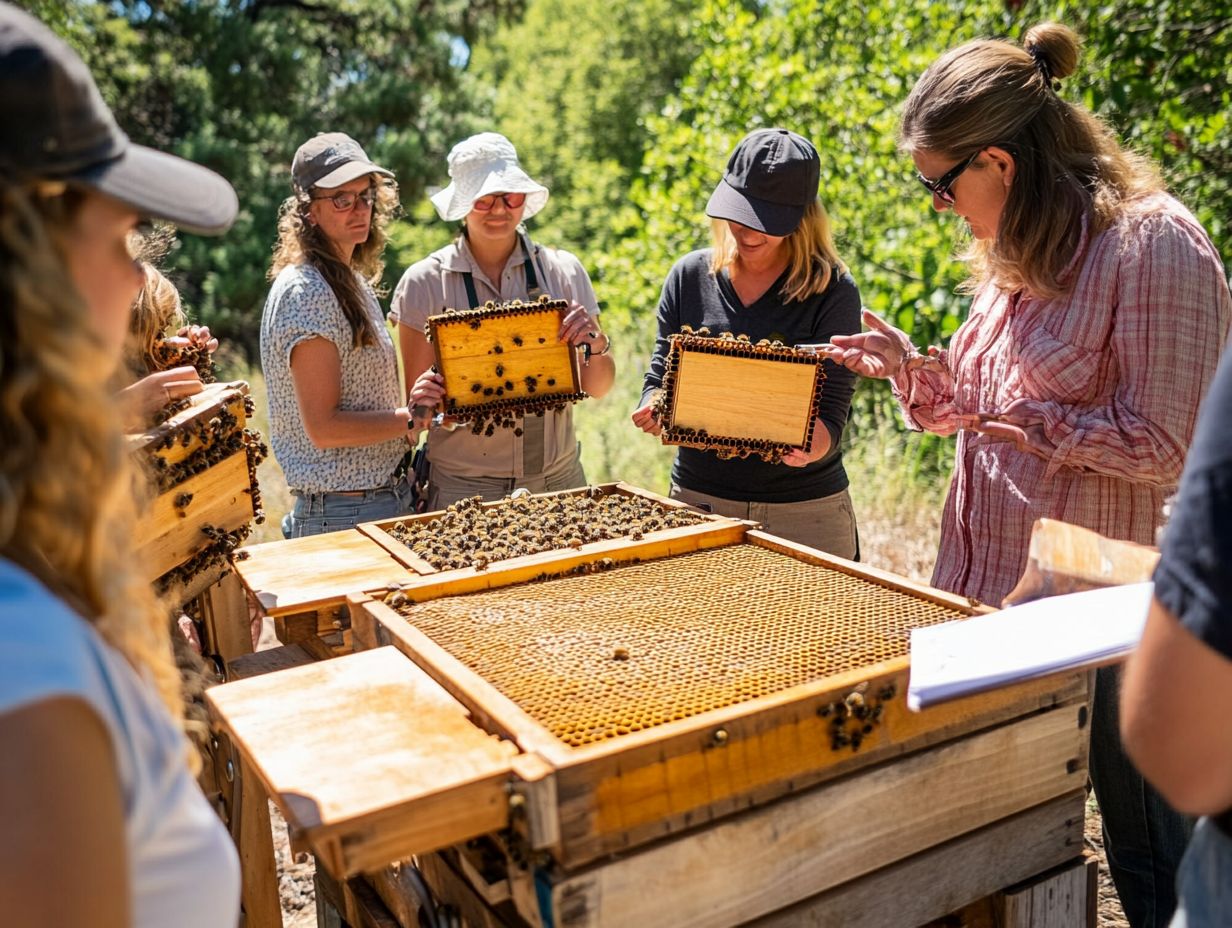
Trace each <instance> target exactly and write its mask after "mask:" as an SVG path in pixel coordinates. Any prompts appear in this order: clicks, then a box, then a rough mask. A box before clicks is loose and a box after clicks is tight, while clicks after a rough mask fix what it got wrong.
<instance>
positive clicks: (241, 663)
mask: <svg viewBox="0 0 1232 928" xmlns="http://www.w3.org/2000/svg"><path fill="white" fill-rule="evenodd" d="M317 660H318V658H316V657H314V656H313V655H311V654H309V653H308V651H307V650H305V649H304V648H302V647H300V646H299V645H298V644H288V645H283V646H282V647H281V648H266V649H265V650H264V651H254V652H253V653H252V654H245V655H244V656H242V657H237V658H236V659H235V660H231V661H227V682H228V683H234V682H235V681H236V680H247V679H248V678H249V677H259V676H262V675H263V674H267V673H274V672H275V671H278V670H286V669H287V668H289V667H302V666H303V665H304V664H312V663H315V662H316V661H317Z"/></svg>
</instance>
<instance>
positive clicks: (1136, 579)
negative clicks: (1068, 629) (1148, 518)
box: [1005, 519, 1159, 603]
mask: <svg viewBox="0 0 1232 928" xmlns="http://www.w3.org/2000/svg"><path fill="white" fill-rule="evenodd" d="M1158 563H1159V549H1157V548H1149V547H1147V546H1145V545H1136V544H1134V543H1133V542H1129V541H1117V540H1114V539H1112V538H1105V537H1104V536H1103V535H1100V534H1098V533H1096V532H1093V531H1091V530H1090V529H1085V528H1079V527H1078V526H1077V525H1070V524H1069V523H1068V522H1059V521H1057V520H1055V519H1036V521H1035V525H1034V526H1032V528H1031V544H1030V547H1029V548H1028V551H1027V568H1026V570H1025V571H1024V572H1023V575H1022V579H1021V580H1019V581H1018V585H1017V586H1016V587H1014V589H1013V590H1012V591H1011V592H1010V594H1009V595H1008V596H1007V597H1005V601H1006V603H1022V602H1028V601H1030V600H1032V599H1040V598H1041V597H1044V596H1057V595H1060V594H1062V593H1077V592H1080V591H1082V590H1093V589H1098V588H1099V587H1105V586H1118V585H1120V584H1125V583H1141V582H1143V581H1145V580H1150V579H1151V576H1152V575H1153V574H1154V572H1155V565H1156V564H1158Z"/></svg>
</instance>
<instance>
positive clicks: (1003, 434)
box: [958, 398, 1057, 461]
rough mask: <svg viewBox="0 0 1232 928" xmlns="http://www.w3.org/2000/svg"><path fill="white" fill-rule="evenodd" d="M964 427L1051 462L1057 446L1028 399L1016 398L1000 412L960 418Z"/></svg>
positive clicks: (1042, 418) (1040, 416) (960, 422)
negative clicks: (1045, 430) (1008, 443)
mask: <svg viewBox="0 0 1232 928" xmlns="http://www.w3.org/2000/svg"><path fill="white" fill-rule="evenodd" d="M958 418H959V424H960V425H961V426H962V427H963V428H967V429H971V430H972V431H974V432H979V433H980V434H981V435H987V436H989V437H990V438H999V439H1001V440H1002V441H1008V442H1010V443H1011V444H1013V445H1014V447H1016V448H1017V449H1018V450H1019V451H1022V452H1024V453H1026V454H1033V455H1035V456H1036V457H1038V458H1043V459H1044V460H1046V461H1047V460H1049V459H1051V458H1052V456H1053V455H1054V454H1056V451H1057V446H1056V445H1054V444H1053V443H1052V441H1051V440H1049V438H1048V435H1047V434H1046V433H1045V432H1044V417H1043V416H1042V415H1040V414H1039V413H1038V412H1036V411H1035V408H1034V403H1033V402H1032V401H1031V400H1029V399H1025V398H1023V399H1017V400H1014V402H1012V403H1010V404H1009V405H1008V406H1006V407H1005V409H1003V410H1002V411H1001V412H999V413H976V414H974V415H963V416H959V417H958Z"/></svg>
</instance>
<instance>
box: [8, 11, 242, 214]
mask: <svg viewBox="0 0 1232 928" xmlns="http://www.w3.org/2000/svg"><path fill="white" fill-rule="evenodd" d="M0 125H3V126H4V130H3V132H0V183H10V184H20V183H27V182H31V181H38V180H56V181H65V182H71V183H74V184H80V185H82V186H85V187H90V188H93V189H94V190H98V191H99V192H101V193H105V194H107V195H109V196H111V197H114V198H115V199H117V200H119V201H120V202H122V203H125V204H127V205H128V206H130V207H132V208H133V209H135V210H136V211H137V212H138V213H140V214H141V215H142V216H146V217H149V218H151V219H165V220H167V221H168V222H172V223H174V224H175V225H177V226H179V227H180V228H182V229H185V230H186V231H189V232H197V233H200V234H202V235H217V234H218V233H220V232H225V231H226V230H227V229H228V228H230V226H231V223H232V222H234V221H235V214H236V212H237V211H238V209H239V203H238V201H237V199H236V196H235V191H234V190H233V189H232V188H231V185H230V184H229V183H227V181H225V180H224V179H223V178H222V177H220V176H219V175H217V174H215V173H214V172H213V171H211V170H209V169H208V168H204V167H201V166H200V165H197V164H193V163H192V162H191V161H185V160H184V159H182V158H177V157H175V156H174V155H168V154H164V153H163V152H159V151H155V150H154V149H152V148H146V147H144V146H141V145H134V144H133V143H132V142H130V141H129V139H128V136H127V135H125V134H124V132H123V131H122V130H121V129H120V127H119V126H118V125H117V124H116V121H115V117H114V116H112V114H111V110H110V109H109V108H108V106H107V104H106V103H104V102H103V98H102V95H101V94H100V93H99V92H98V87H97V86H96V85H95V83H94V79H93V78H92V77H91V76H90V72H89V70H88V69H87V68H86V66H85V64H84V63H83V62H82V60H81V58H79V57H78V56H77V53H76V52H74V51H73V50H72V49H71V48H69V47H68V46H67V45H66V44H65V43H64V42H63V41H61V40H60V39H59V38H58V37H57V36H56V35H54V34H53V33H52V32H51V30H50V29H48V28H47V27H46V26H44V25H43V24H42V23H41V22H39V21H38V20H37V19H35V18H34V17H32V16H30V15H29V14H28V13H25V12H23V11H21V10H19V9H17V8H16V7H14V6H11V5H9V4H7V3H3V2H0Z"/></svg>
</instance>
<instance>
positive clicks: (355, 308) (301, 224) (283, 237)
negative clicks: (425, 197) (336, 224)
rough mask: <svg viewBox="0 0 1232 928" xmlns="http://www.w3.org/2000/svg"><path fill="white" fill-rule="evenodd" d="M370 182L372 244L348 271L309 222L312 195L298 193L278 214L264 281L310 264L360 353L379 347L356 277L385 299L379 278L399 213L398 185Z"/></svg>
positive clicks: (358, 251) (367, 242) (364, 245)
mask: <svg viewBox="0 0 1232 928" xmlns="http://www.w3.org/2000/svg"><path fill="white" fill-rule="evenodd" d="M371 176H372V177H373V178H374V185H375V187H376V202H375V203H374V204H373V208H372V223H371V226H370V227H369V231H368V238H367V239H366V240H365V241H363V242H361V243H360V244H359V245H357V246H356V247H355V251H354V252H352V254H351V263H350V265H349V266H348V265H346V264H344V263H343V262H342V260H341V259H340V258H339V257H338V253H337V252H336V251H334V248H333V246H332V245H331V244H330V242H329V239H328V238H326V237H325V233H324V232H322V231H321V229H320V227H319V226H316V225H313V224H312V223H311V222H309V221H308V209H309V207H311V206H312V196H311V192H310V191H306V190H297V191H296V192H295V193H293V194H292V195H291V196H289V197H287V198H286V199H285V200H284V201H283V203H282V207H281V208H280V209H279V211H278V243H277V244H276V245H275V246H274V260H273V263H272V264H271V265H270V269H269V273H268V274H267V275H266V277H267V278H268V279H269V280H273V279H274V278H275V277H277V276H278V274H279V272H281V271H282V269H283V268H284V267H287V266H288V265H292V264H311V265H312V266H313V267H315V268H316V269H317V270H318V271H319V272H320V273H321V276H322V277H324V278H325V282H326V283H327V284H329V288H330V289H331V290H332V291H333V292H334V296H335V297H336V298H337V300H338V305H339V306H340V307H342V313H343V315H344V316H346V320H347V322H348V324H349V325H350V326H351V344H352V345H353V346H354V347H356V348H362V347H364V346H370V345H375V344H376V343H377V341H376V330H375V328H374V325H373V322H372V319H371V318H370V317H369V315H368V309H367V301H366V300H365V298H364V294H363V291H362V288H361V287H360V284H359V282H358V281H357V280H356V279H355V274H356V273H358V274H359V275H360V276H361V277H363V278H364V280H366V281H367V282H368V285H369V286H370V287H372V289H373V291H375V292H376V293H377V295H378V296H383V295H384V293H385V291H384V289H382V287H381V276H382V275H383V274H384V273H385V265H384V263H383V262H382V261H381V255H382V253H383V252H384V251H385V241H386V232H385V228H386V226H387V225H388V224H389V220H390V219H391V218H392V217H393V215H394V213H395V211H396V210H397V208H398V185H397V184H396V183H394V182H393V181H392V180H388V179H379V178H377V177H376V175H371ZM313 189H314V190H315V189H317V188H315V187H314V188H313Z"/></svg>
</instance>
